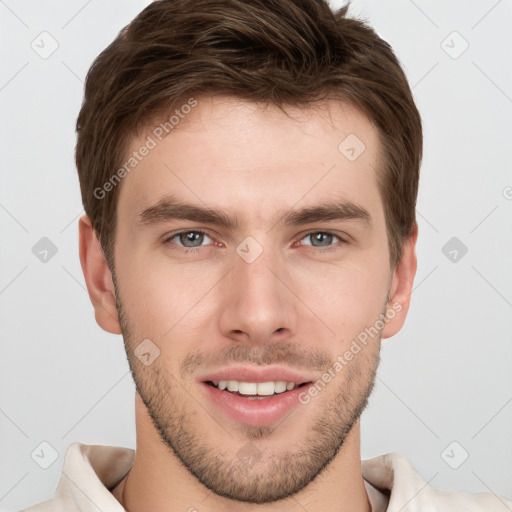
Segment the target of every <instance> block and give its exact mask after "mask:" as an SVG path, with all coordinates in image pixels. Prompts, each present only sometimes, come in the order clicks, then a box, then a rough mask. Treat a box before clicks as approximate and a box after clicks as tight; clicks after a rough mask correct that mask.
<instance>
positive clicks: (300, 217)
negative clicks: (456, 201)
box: [137, 197, 372, 230]
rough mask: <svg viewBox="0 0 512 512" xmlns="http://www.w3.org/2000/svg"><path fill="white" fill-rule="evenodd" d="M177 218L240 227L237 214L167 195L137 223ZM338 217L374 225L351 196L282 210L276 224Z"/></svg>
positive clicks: (148, 224)
mask: <svg viewBox="0 0 512 512" xmlns="http://www.w3.org/2000/svg"><path fill="white" fill-rule="evenodd" d="M177 219H181V220H190V221H194V222H201V223H206V224H212V225H217V226H222V227H224V228H227V229H231V230H236V229H237V228H238V227H239V222H238V220H237V218H236V217H232V216H230V215H227V214H225V213H224V212H222V211H219V210H215V209H212V208H208V207H203V206H196V205H193V204H189V203H185V202H182V201H178V200H176V199H174V198H172V197H166V198H164V199H162V200H160V201H159V202H158V203H156V204H154V205H152V206H149V207H148V208H146V209H144V210H143V211H142V212H140V213H139V215H138V220H137V224H139V225H141V226H150V225H154V224H159V223H163V222H167V221H170V220H177ZM335 220H356V221H361V222H363V223H366V224H368V225H369V226H370V227H371V226H372V222H371V216H370V214H369V212H368V211H367V210H366V209H365V208H363V207H361V206H359V205H357V204H356V203H353V202H352V201H348V200H347V199H339V200H337V201H329V202H325V203H320V204H318V205H315V206H308V207H305V208H302V209H299V210H293V209H292V210H288V211H287V212H285V213H279V214H278V215H277V216H276V218H275V224H274V226H275V225H277V224H279V225H281V226H301V225H304V224H311V223H313V222H322V221H335Z"/></svg>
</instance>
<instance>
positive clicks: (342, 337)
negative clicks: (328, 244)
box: [294, 262, 387, 349]
mask: <svg viewBox="0 0 512 512" xmlns="http://www.w3.org/2000/svg"><path fill="white" fill-rule="evenodd" d="M294 281H295V285H296V288H294V289H295V290H298V291H297V296H298V297H300V298H301V299H302V300H303V302H304V303H305V304H306V305H307V306H308V307H309V308H310V309H311V311H312V312H313V313H314V315H308V318H309V319H310V321H311V322H315V321H316V322H317V323H318V322H320V323H323V324H325V325H327V326H328V327H329V329H330V331H332V332H330V335H329V336H328V338H330V340H331V342H332V341H333V340H334V341H335V342H336V343H338V344H339V347H338V348H339V349H342V348H343V347H344V345H345V344H346V343H347V342H348V343H350V341H351V340H352V339H353V338H355V337H356V336H357V335H358V334H359V333H360V332H362V331H364V329H365V328H367V327H369V326H371V325H374V323H375V322H376V320H377V319H378V318H379V315H380V313H381V312H382V310H383V308H384V304H385V299H386V292H387V276H386V274H385V272H383V268H382V266H379V267H378V268H377V266H374V267H373V268H372V266H371V265H370V264H369V263H368V264H366V263H362V262H358V263H357V264H356V263H352V264H349V263H347V264H343V265H337V266H331V267H330V268H329V267H327V266H325V265H324V267H323V268H321V267H318V268H317V269H315V268H309V269H308V271H307V272H304V271H302V272H298V273H296V275H295V278H294ZM322 332H323V331H322Z"/></svg>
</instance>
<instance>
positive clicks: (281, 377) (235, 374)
mask: <svg viewBox="0 0 512 512" xmlns="http://www.w3.org/2000/svg"><path fill="white" fill-rule="evenodd" d="M199 380H200V381H202V382H219V381H221V380H236V381H238V382H277V381H286V382H294V383H295V384H304V383H306V382H311V381H313V380H315V377H314V376H312V375H311V374H308V373H306V372H298V371H296V370H292V369H290V368H286V367H283V366H267V367H264V368H262V367H254V366H231V367H229V368H223V369H221V370H217V371H215V372H212V373H209V374H207V375H204V376H202V377H200V379H199Z"/></svg>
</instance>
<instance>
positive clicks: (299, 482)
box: [80, 97, 417, 512]
mask: <svg viewBox="0 0 512 512" xmlns="http://www.w3.org/2000/svg"><path fill="white" fill-rule="evenodd" d="M197 100H198V105H197V106H196V107H195V108H194V109H193V111H192V112H191V113H190V114H188V115H187V116H186V118H185V119H183V120H181V121H180V123H179V125H178V126H176V127H175V128H174V130H173V131H172V133H171V134H170V135H168V136H167V137H165V138H163V139H162V140H161V141H159V140H158V139H155V137H154V135H152V132H151V128H150V129H149V131H148V132H147V133H144V134H142V135H141V136H140V137H139V138H135V137H134V139H133V140H132V144H131V151H134V150H137V149H138V148H140V147H141V145H143V144H144V142H145V141H146V140H147V138H146V137H147V136H148V135H150V136H152V137H153V139H155V141H156V145H155V147H154V148H152V149H151V150H150V151H149V153H148V154H147V156H145V157H144V158H143V159H142V161H141V162H140V163H138V165H137V167H136V168H135V169H133V170H132V171H131V172H130V173H129V174H128V175H127V176H126V177H125V178H124V179H123V181H122V183H121V184H120V185H118V186H121V187H122V188H121V190H120V196H119V203H118V207H117V217H118V221H117V228H116V245H115V276H112V274H111V271H110V269H109V268H108V265H107V263H106V261H105V258H104V256H103V253H102V251H101V248H100V245H99V242H98V240H97V237H96V234H95V232H94V231H93V230H92V227H91V223H90V221H89V219H88V218H87V217H86V216H84V217H82V219H81V220H80V257H81V263H82V268H83V271H84V275H85V279H86V283H87V287H88V291H89V294H90V297H91V301H92V303H93V305H94V308H95V314H96V320H97V322H98V324H99V325H100V326H101V327H102V328H103V329H105V330H106V331H108V332H111V333H115V334H121V333H122V334H123V336H124V340H125V345H126V348H127V354H128V358H129V362H130V367H131V369H132V373H133V376H134V379H135V383H136V385H137V395H136V401H135V407H136V429H137V449H136V455H135V462H134V465H133V468H132V469H131V471H130V472H129V474H128V475H127V477H126V478H124V479H123V480H122V482H120V483H119V485H118V486H117V487H116V488H115V489H114V490H113V491H112V492H113V495H114V496H115V497H116V499H117V500H118V501H119V502H120V503H121V504H122V505H123V506H124V508H125V509H126V510H128V511H129V512H141V511H143V510H152V511H154V512H160V511H162V512H163V511H169V510H183V511H187V510H188V511H190V512H193V511H194V510H197V511H198V512H213V511H228V510H233V507H235V508H236V510H237V511H241V512H251V511H253V510H257V511H258V512H273V511H279V512H288V511H303V510H304V509H306V510H308V512H317V511H322V512H326V511H333V512H334V511H336V512H349V511H350V512H354V511H355V512H368V511H370V510H371V508H370V503H369V500H368V496H367V494H366V489H365V486H364V481H363V478H362V474H361V459H360V424H359V416H360V414H361V412H362V410H363V409H364V406H365V405H366V403H367V399H368V396H369V395H370V393H371V389H372V386H373V382H374V378H375V372H376V370H377V366H378V357H379V352H380V343H381V339H383V338H388V337H391V336H393V335H394V334H396V333H397V332H398V331H399V330H400V329H401V328H402V326H403V324H404V322H405V319H406V316H407V311H408V308H409V302H410V294H411V289H412V284H413V280H414V275H415V272H416V255H415V245H416V238H417V230H415V232H414V233H413V235H412V236H411V237H410V239H409V240H407V241H406V243H405V246H404V250H403V254H402V259H401V261H400V263H399V264H398V265H397V266H396V267H395V268H392V267H391V265H390V259H389V251H388V239H387V233H386V226H385V217H384V206H383V202H382V199H381V197H380V193H379V189H378V186H377V172H378V170H379V169H380V143H379V139H378V133H377V131H376V129H375V127H374V126H373V125H372V124H371V123H370V122H369V121H368V119H367V118H366V117H365V116H363V115H362V114H361V113H360V112H359V111H357V110H355V109H354V108H351V107H349V106H347V105H343V104H340V103H338V102H329V103H327V104H325V105H319V106H317V107H316V108H314V109H311V108H308V109H297V108H288V109H287V112H288V113H289V114H290V117H289V116H287V115H285V114H284V113H283V112H281V111H280V110H279V109H277V108H276V107H271V106H269V107H267V108H266V109H264V108H262V107H261V106H259V105H256V104H254V103H250V102H245V101H241V100H238V99H234V98H230V97H217V98H208V97H205V98H197ZM156 124H158V123H156ZM350 134H355V135H356V136H357V137H358V138H359V139H360V140H361V141H362V142H363V143H364V145H365V149H364V151H363V152H362V153H361V154H360V156H359V157H358V158H356V159H355V160H353V161H351V160H350V159H348V158H347V157H346V154H343V153H342V152H340V151H339V150H338V146H339V144H340V142H341V141H343V140H344V139H345V138H346V137H347V136H348V135H350ZM171 196H172V199H173V200H177V201H179V202H180V203H187V204H191V205H194V206H197V207H199V208H209V209H213V210H216V211H219V212H222V213H224V214H225V215H228V216H230V217H232V218H233V219H236V221H237V225H236V226H234V225H232V226H228V225H223V224H222V223H218V222H216V223H213V222H207V221H206V220H190V219H176V218H170V217H168V216H167V217H166V215H165V213H167V214H168V213H169V212H170V209H169V208H167V209H166V210H165V212H163V210H162V209H160V210H159V211H158V214H155V209H153V210H151V211H152V215H150V214H147V215H146V216H144V214H143V213H142V212H144V211H146V212H147V211H148V208H151V207H153V206H154V205H157V204H160V205H161V204H162V201H164V200H169V199H170V198H171ZM340 201H345V203H350V204H351V205H356V206H357V207H359V210H358V211H359V212H361V211H365V212H366V213H367V214H368V218H367V219H365V218H362V217H361V216H359V217H358V216H357V215H354V214H353V212H354V210H353V209H352V210H350V212H352V213H350V212H349V213H350V214H349V215H345V216H344V217H338V218H334V219H325V218H324V219H317V220H311V219H310V220H309V221H308V222H307V223H302V224H300V225H297V224H290V223H288V224H285V223H281V222H278V219H280V218H283V216H284V215H286V214H288V213H290V212H291V211H299V210H301V209H304V208H308V207H316V206H318V205H320V204H324V203H335V204H339V202H340ZM347 211H349V210H347V209H345V213H347ZM144 219H145V220H146V221H145V222H144ZM148 219H151V221H148ZM303 220H304V219H303ZM306 220H307V219H306ZM198 230H199V231H204V232H205V234H201V233H198V232H197V231H198ZM181 231H186V234H184V235H182V236H180V235H179V234H177V232H181ZM247 237H252V238H251V239H250V240H249V242H248V241H247ZM192 241H193V242H192ZM254 241H256V242H257V243H256V244H254ZM248 243H249V244H250V245H247V244H248ZM185 244H188V246H185ZM192 244H195V245H192ZM237 247H238V248H239V251H238V252H237ZM240 247H242V248H244V249H245V250H246V251H245V252H246V253H247V251H249V253H248V254H250V255H253V256H254V255H256V256H257V257H256V258H255V259H254V260H252V261H250V262H248V261H247V260H246V259H244V258H243V257H242V256H241V254H244V253H243V252H240ZM258 247H259V248H258ZM260 249H261V251H260ZM187 251H188V252H187ZM251 251H252V252H251ZM255 251H257V252H258V253H259V252H261V254H257V253H256V252H255ZM113 277H114V278H113ZM114 282H115V284H116V286H114ZM390 310H393V315H392V316H391V315H388V312H389V311H390ZM381 315H384V316H385V317H386V322H385V323H383V322H381V324H380V325H379V324H378V323H376V322H377V321H378V319H379V318H383V316H381ZM375 325H378V327H379V334H378V335H376V336H372V337H370V338H369V339H368V343H367V344H366V345H364V347H363V349H362V350H361V351H360V352H359V353H357V354H356V355H354V356H353V358H351V360H350V361H348V362H347V363H346V364H344V365H343V367H342V369H341V370H338V371H336V370H333V364H334V363H335V362H336V361H337V360H338V359H337V358H338V356H340V355H343V354H345V353H346V351H347V350H348V349H349V348H350V346H351V343H352V341H353V340H354V339H356V338H357V336H358V335H359V334H360V333H361V332H363V331H364V330H365V328H368V327H370V326H375ZM143 340H151V343H152V345H151V347H153V348H151V350H156V349H157V350H158V351H159V353H158V357H156V358H155V359H154V360H153V361H152V362H151V363H150V364H148V365H145V364H142V363H141V361H140V360H139V359H138V358H137V357H136V355H135V353H134V350H135V349H137V347H138V346H139V345H140V343H141V342H142V341H143ZM154 353H156V352H154ZM234 366H236V367H243V369H244V370H247V369H249V370H253V371H255V372H258V371H260V370H262V369H263V368H266V369H270V370H271V371H274V373H275V374H276V375H279V372H285V371H288V372H295V374H296V375H299V376H300V377H301V378H302V380H303V381H307V382H309V384H307V385H305V387H304V388H301V389H304V390H305V391H307V390H308V389H309V386H310V385H313V384H314V383H315V382H317V380H318V379H322V376H323V375H325V374H326V372H328V373H330V375H331V376H332V375H334V377H333V378H331V379H329V382H328V384H327V385H326V386H325V387H323V388H322V389H321V391H319V392H318V393H317V394H315V396H312V397H310V400H309V401H308V403H307V404H302V403H301V404H299V403H297V404H296V405H294V406H293V407H292V408H291V410H289V411H288V412H287V413H286V414H285V415H283V417H280V418H279V420H276V421H272V422H269V423H268V424H266V423H265V421H264V416H262V418H263V420H262V421H261V422H260V423H258V424H257V425H254V424H247V423H246V422H244V420H243V418H242V419H241V420H240V419H235V418H233V417H232V416H230V415H228V414H226V413H225V411H224V410H222V409H221V408H219V407H218V405H217V404H216V403H214V401H212V400H211V399H210V397H209V394H208V388H207V386H208V384H206V382H205V378H206V376H207V375H208V374H211V373H212V372H213V373H215V372H219V371H220V372H222V371H229V370H230V369H231V368H233V367H234ZM329 371H330V372H329ZM275 380H277V379H275ZM285 380H286V379H285ZM297 380H299V379H297ZM225 393H228V392H227V391H225ZM244 400H245V398H244ZM247 454H249V455H250V457H249V458H248V457H247V456H246V455H247Z"/></svg>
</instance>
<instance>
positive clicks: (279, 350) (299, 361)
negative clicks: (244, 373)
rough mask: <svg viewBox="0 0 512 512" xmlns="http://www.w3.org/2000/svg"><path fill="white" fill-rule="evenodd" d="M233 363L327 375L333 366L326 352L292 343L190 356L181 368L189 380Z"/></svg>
mask: <svg viewBox="0 0 512 512" xmlns="http://www.w3.org/2000/svg"><path fill="white" fill-rule="evenodd" d="M232 363H255V364H257V365H259V366H263V365H272V364H278V363H285V364H286V365H288V366H293V367H296V368H302V369H307V370H315V371H325V370H327V369H328V368H329V367H330V366H331V364H332V357H331V356H330V355H329V354H328V353H326V352H321V351H312V350H308V349H305V348H299V347H298V346H297V345H296V344H294V343H290V342H277V343H269V344H267V345H260V346H250V345H246V344H235V345H232V346H230V347H226V348H224V349H221V350H218V349H217V350H211V351H209V352H199V351H196V352H193V353H191V354H189V355H188V356H187V357H185V359H184V360H183V362H182V363H181V364H180V374H181V376H182V377H183V378H186V377H188V376H191V375H193V374H194V373H195V372H196V371H197V369H198V368H201V367H205V368H216V367H219V366H227V365H229V364H232Z"/></svg>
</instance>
